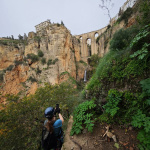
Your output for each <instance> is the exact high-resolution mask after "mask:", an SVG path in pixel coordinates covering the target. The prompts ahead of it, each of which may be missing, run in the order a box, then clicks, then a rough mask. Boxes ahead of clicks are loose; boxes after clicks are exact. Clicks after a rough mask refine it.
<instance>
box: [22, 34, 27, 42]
mask: <svg viewBox="0 0 150 150" xmlns="http://www.w3.org/2000/svg"><path fill="white" fill-rule="evenodd" d="M23 39H24V40H25V41H26V40H27V39H28V37H27V35H26V33H24V36H23Z"/></svg>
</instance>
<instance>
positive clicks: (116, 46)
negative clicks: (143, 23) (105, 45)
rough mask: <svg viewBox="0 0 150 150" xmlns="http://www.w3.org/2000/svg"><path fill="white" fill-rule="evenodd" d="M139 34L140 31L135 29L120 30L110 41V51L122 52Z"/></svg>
mask: <svg viewBox="0 0 150 150" xmlns="http://www.w3.org/2000/svg"><path fill="white" fill-rule="evenodd" d="M137 32H138V29H137V28H135V27H131V28H127V29H120V30H118V31H117V32H115V34H114V35H113V39H112V40H111V41H110V50H113V51H120V50H124V49H126V48H127V47H128V46H129V43H130V41H131V40H132V39H133V38H134V36H135V35H136V34H137Z"/></svg>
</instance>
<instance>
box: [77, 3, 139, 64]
mask: <svg viewBox="0 0 150 150" xmlns="http://www.w3.org/2000/svg"><path fill="white" fill-rule="evenodd" d="M136 1H137V0H127V1H126V2H125V3H124V5H123V6H122V7H120V12H122V13H123V12H124V11H125V10H127V8H129V7H131V8H132V7H133V6H134V5H135V3H136ZM119 17H120V14H119V13H118V14H117V15H116V16H115V17H113V18H112V19H111V21H110V23H109V25H111V26H112V25H113V24H114V23H115V22H116V21H117V19H118V18H119ZM106 29H107V26H106V27H104V28H102V29H99V30H96V31H92V32H88V33H84V34H81V35H75V37H76V38H77V39H79V40H80V44H81V49H80V50H81V59H82V60H84V61H87V58H88V57H90V56H91V55H93V54H98V55H99V56H101V57H103V56H104V54H105V53H107V52H108V47H106V43H107V40H108V37H109V34H110V33H108V34H106V35H105V36H103V37H102V36H101V38H100V39H99V40H98V42H96V39H97V37H98V36H100V35H101V34H102V33H104V32H105V31H106ZM89 40H90V41H89ZM107 46H108V45H107Z"/></svg>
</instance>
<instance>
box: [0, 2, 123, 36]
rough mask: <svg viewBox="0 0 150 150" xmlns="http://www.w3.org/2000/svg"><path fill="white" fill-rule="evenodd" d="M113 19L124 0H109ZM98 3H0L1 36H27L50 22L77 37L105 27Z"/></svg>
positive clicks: (106, 22) (105, 18)
mask: <svg viewBox="0 0 150 150" xmlns="http://www.w3.org/2000/svg"><path fill="white" fill-rule="evenodd" d="M112 2H113V3H114V7H113V8H112V9H111V17H114V16H115V15H116V14H117V13H118V12H119V9H120V7H121V6H122V5H123V4H124V3H125V2H126V0H112ZM100 3H101V0H0V12H1V13H0V37H7V36H11V35H14V37H15V38H18V35H19V34H21V35H24V33H26V34H27V35H28V33H29V32H31V31H34V32H35V25H37V24H39V23H41V22H43V21H45V20H47V19H50V20H51V23H53V22H54V23H61V20H62V21H63V23H64V24H65V26H66V27H67V28H68V29H69V30H70V31H71V34H72V35H79V34H82V33H87V32H90V31H94V30H98V29H101V28H103V27H105V26H107V25H108V23H109V17H108V16H107V15H106V12H105V11H104V10H102V9H101V8H100V7H99V4H100Z"/></svg>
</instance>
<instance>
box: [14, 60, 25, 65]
mask: <svg viewBox="0 0 150 150" xmlns="http://www.w3.org/2000/svg"><path fill="white" fill-rule="evenodd" d="M14 63H15V65H16V66H18V65H21V64H23V61H18V60H15V62H14Z"/></svg>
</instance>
